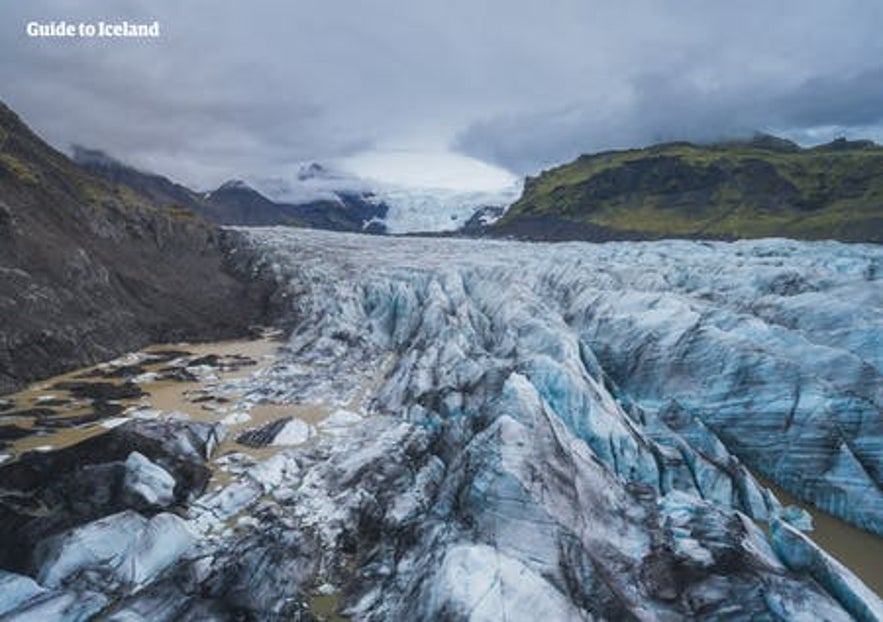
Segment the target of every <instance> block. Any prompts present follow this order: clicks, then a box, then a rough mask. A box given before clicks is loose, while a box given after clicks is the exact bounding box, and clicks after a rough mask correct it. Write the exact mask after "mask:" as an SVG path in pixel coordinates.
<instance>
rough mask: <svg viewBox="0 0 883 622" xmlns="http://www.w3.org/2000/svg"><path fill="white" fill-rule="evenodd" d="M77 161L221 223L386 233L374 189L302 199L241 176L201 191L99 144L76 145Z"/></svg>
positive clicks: (310, 173) (304, 176)
mask: <svg viewBox="0 0 883 622" xmlns="http://www.w3.org/2000/svg"><path fill="white" fill-rule="evenodd" d="M73 158H74V161H75V162H76V163H77V164H79V165H80V167H82V168H84V169H85V170H87V171H89V172H90V173H93V174H95V175H98V176H100V177H103V178H104V179H106V180H108V181H110V182H112V183H114V184H117V183H122V184H125V185H127V186H128V187H130V188H133V189H135V190H137V191H139V192H141V193H142V194H144V195H146V196H147V197H149V198H150V199H151V200H152V201H154V202H155V203H158V204H160V205H164V206H168V207H169V208H183V209H187V210H190V211H191V212H194V213H196V214H200V215H202V216H204V217H206V218H208V219H210V220H213V221H214V222H216V223H218V224H222V225H240V226H272V225H290V226H294V227H311V228H315V229H330V230H333V231H369V232H371V233H383V232H385V228H384V227H383V226H382V225H378V224H376V221H378V220H379V219H382V218H383V217H384V216H385V214H386V209H387V208H386V206H384V205H383V204H382V203H381V202H379V201H376V200H374V197H373V195H372V194H371V193H369V192H356V191H340V190H339V191H335V192H329V193H326V194H327V198H323V199H320V200H306V201H303V202H297V203H294V202H286V201H274V200H272V199H270V198H267V197H266V196H264V195H263V194H261V193H260V192H258V191H257V190H255V189H254V188H252V187H251V186H249V185H248V184H246V183H245V182H243V181H241V180H231V181H228V182H226V183H224V184H222V185H221V186H220V187H218V188H217V189H216V190H213V191H211V192H208V193H205V194H200V193H197V192H194V191H193V190H191V189H189V188H187V187H185V186H182V185H181V184H177V183H175V182H173V181H171V180H170V179H168V178H166V177H163V176H162V175H156V174H154V173H150V172H145V171H141V170H138V169H136V168H134V167H132V166H129V165H127V164H125V163H123V162H120V161H119V160H117V159H115V158H113V157H111V156H109V155H107V154H105V153H104V152H102V151H99V150H96V149H87V148H85V147H80V146H74V148H73ZM329 174H330V173H329V172H328V171H327V170H326V169H325V168H324V167H322V166H321V165H318V164H312V165H310V166H309V167H305V168H304V169H301V172H300V173H299V175H298V179H299V180H300V181H307V180H311V179H317V178H320V177H323V178H327V177H328V175H329Z"/></svg>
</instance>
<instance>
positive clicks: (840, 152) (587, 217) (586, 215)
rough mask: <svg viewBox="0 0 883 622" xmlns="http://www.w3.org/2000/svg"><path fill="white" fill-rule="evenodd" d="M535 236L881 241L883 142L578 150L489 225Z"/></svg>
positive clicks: (768, 141) (768, 139) (766, 141)
mask: <svg viewBox="0 0 883 622" xmlns="http://www.w3.org/2000/svg"><path fill="white" fill-rule="evenodd" d="M492 233H494V234H497V235H515V236H519V237H527V238H535V239H590V240H612V239H658V238H666V237H682V238H683V237H686V238H722V239H731V238H757V237H770V236H782V237H789V238H796V239H810V240H812V239H838V240H844V241H866V242H878V243H881V242H883V147H881V146H879V145H876V144H874V143H873V142H870V141H847V140H843V139H838V140H836V141H834V142H832V143H828V144H826V145H821V146H818V147H813V148H809V149H802V148H800V147H798V146H797V145H796V144H794V143H792V142H790V141H787V140H783V139H780V138H775V137H772V136H758V137H756V138H755V139H753V140H751V141H747V142H732V143H720V144H714V145H706V146H700V145H693V144H689V143H669V144H662V145H657V146H653V147H649V148H645V149H633V150H628V151H611V152H605V153H599V154H595V155H584V156H581V157H580V158H578V159H577V160H576V161H574V162H571V163H569V164H565V165H563V166H559V167H557V168H554V169H551V170H548V171H545V172H543V173H542V174H540V175H539V176H538V177H533V178H531V177H529V178H527V180H526V181H525V187H524V193H523V194H522V196H521V198H520V199H519V200H518V201H517V202H516V203H515V204H514V205H512V207H511V208H510V209H509V210H508V212H507V213H506V215H505V216H504V217H503V218H502V219H501V220H499V221H498V222H497V223H496V225H494V227H493V228H492Z"/></svg>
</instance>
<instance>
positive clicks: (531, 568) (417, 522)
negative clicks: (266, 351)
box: [0, 228, 883, 621]
mask: <svg viewBox="0 0 883 622" xmlns="http://www.w3.org/2000/svg"><path fill="white" fill-rule="evenodd" d="M243 231H244V233H245V235H246V238H247V240H248V243H249V244H251V245H252V246H253V247H254V249H255V250H256V251H257V252H258V253H259V254H260V255H261V256H262V258H263V259H262V262H261V263H260V265H257V266H256V269H257V270H261V271H263V272H265V273H266V275H269V276H271V277H272V278H273V279H275V281H276V283H277V285H278V288H279V291H280V293H281V294H283V296H282V298H284V299H286V300H289V301H290V304H291V309H290V312H291V317H292V318H293V319H294V328H293V331H292V333H291V335H290V338H289V340H288V342H287V345H286V346H285V348H284V349H283V351H282V352H281V353H280V355H279V357H278V358H277V360H276V361H275V362H274V363H273V365H272V366H271V367H270V368H268V369H265V370H262V371H260V372H259V373H256V374H254V375H252V376H249V377H244V378H239V379H236V380H232V381H230V382H231V383H232V384H231V388H232V389H235V391H232V390H231V394H233V393H236V394H238V395H241V397H240V398H236V399H238V400H239V401H238V402H236V403H232V404H230V405H229V410H228V413H233V412H246V411H247V410H248V408H249V407H250V405H253V404H259V403H264V402H271V403H277V404H280V403H281V404H301V405H303V404H322V405H323V408H324V410H325V412H327V413H329V414H328V415H327V416H326V417H324V418H323V419H321V420H319V421H311V422H309V424H308V423H307V422H305V421H301V420H300V419H298V418H292V419H291V420H290V421H287V422H284V423H285V426H283V427H285V428H287V427H288V426H290V429H289V430H288V431H287V432H286V433H285V434H283V435H282V440H283V441H285V442H284V443H281V444H283V445H286V446H284V447H280V446H274V445H270V446H269V447H262V448H261V449H260V451H259V452H257V453H245V452H230V453H226V454H225V455H223V456H221V457H219V458H215V459H214V462H215V467H216V469H219V470H220V471H221V472H223V474H224V476H225V477H224V478H221V480H220V483H219V484H218V486H217V487H216V488H214V489H212V490H211V491H208V492H205V493H204V494H202V495H201V496H200V497H199V498H198V499H195V500H193V501H192V503H190V504H189V507H188V508H187V509H186V510H184V511H182V512H181V515H182V516H183V518H181V519H178V520H180V521H181V523H182V524H183V526H184V527H186V533H188V534H190V536H189V538H192V540H190V539H189V538H188V539H187V542H188V543H189V544H188V546H186V547H184V546H182V547H180V548H175V554H174V555H171V554H162V555H161V557H162V559H158V560H156V561H152V562H151V563H149V564H148V563H146V562H145V563H144V568H145V570H144V571H142V572H141V573H140V574H139V579H138V580H137V581H136V580H134V579H133V578H132V577H129V576H128V575H126V574H125V572H124V570H123V569H122V567H121V566H120V565H119V564H118V560H117V557H115V556H114V555H116V553H114V552H113V551H107V550H105V549H103V548H102V546H105V545H104V544H103V541H102V540H100V539H99V540H98V541H96V538H97V536H96V534H101V533H109V532H108V530H107V526H106V525H105V526H104V527H102V524H103V523H101V521H99V522H98V524H97V525H96V523H91V524H89V525H86V526H84V527H79V528H77V529H74V530H73V531H72V532H70V533H69V534H68V535H67V536H66V537H65V538H64V539H62V540H61V541H60V542H61V544H62V546H59V541H53V542H51V543H49V544H47V545H44V546H45V547H47V548H46V549H45V550H46V551H47V553H45V554H43V555H42V556H41V557H40V559H41V560H45V561H44V563H43V565H42V568H43V571H42V573H41V574H39V575H38V579H39V582H40V583H42V585H36V584H35V586H36V587H35V586H31V585H30V584H26V583H20V582H19V583H17V584H16V585H18V586H19V587H18V588H17V589H18V590H20V592H21V594H22V596H21V598H22V600H23V601H24V600H25V599H28V598H32V597H33V594H32V592H33V591H34V590H35V589H39V590H47V589H49V588H51V589H52V591H54V592H58V590H60V589H61V588H67V587H70V586H72V587H76V588H78V589H89V590H95V589H98V587H97V585H98V584H97V583H96V581H95V580H94V577H95V576H97V574H101V573H103V576H105V577H107V576H108V575H110V578H109V579H107V581H108V584H114V585H116V586H117V587H115V588H108V589H105V590H104V592H105V593H107V594H108V595H110V596H112V597H113V598H114V599H115V600H114V602H115V604H114V609H113V612H112V616H111V618H109V619H118V620H144V619H153V620H169V621H171V620H176V619H186V618H188V617H189V619H224V616H225V615H229V614H230V613H231V612H235V613H236V614H237V615H240V614H241V615H243V616H245V617H251V618H255V619H298V618H300V617H307V616H308V615H309V611H308V606H307V604H306V603H307V601H308V600H309V595H310V594H314V593H316V592H317V591H319V592H320V593H321V594H323V595H328V594H336V595H337V596H338V597H339V599H340V603H341V607H342V608H343V609H344V612H345V613H346V614H348V615H350V616H352V617H353V618H354V619H360V620H390V619H392V620H430V619H464V620H475V621H477V620H504V619H507V620H516V619H537V618H543V617H545V618H547V619H549V620H558V619H562V620H564V619H567V620H570V619H573V620H580V619H584V620H592V619H617V620H618V619H639V620H676V619H685V618H687V619H709V620H716V619H744V620H753V619H795V620H801V619H806V620H809V619H819V618H821V619H828V620H850V619H853V618H855V617H858V618H863V617H864V618H867V619H873V618H874V617H875V616H877V617H879V616H880V613H879V611H880V601H879V598H877V596H876V595H875V594H873V592H871V591H870V590H869V589H868V588H866V587H865V586H864V585H863V584H862V583H861V582H860V581H859V580H858V579H857V578H856V577H855V576H854V575H852V573H851V572H850V571H849V570H847V569H846V568H845V567H843V566H842V565H840V564H839V563H837V562H836V561H834V560H833V559H832V558H830V556H828V555H827V554H826V553H824V552H823V551H821V550H820V549H819V548H818V547H817V546H816V545H815V544H814V543H813V542H812V541H811V540H810V539H809V538H807V537H806V536H804V535H802V534H801V533H800V531H799V529H807V528H809V526H810V525H809V521H808V517H807V516H806V515H805V514H804V513H802V512H801V511H800V510H797V509H796V508H784V507H782V505H781V504H780V503H779V501H778V500H777V499H776V497H775V495H774V494H773V493H772V492H771V491H770V490H768V489H767V488H766V487H765V486H763V485H762V484H761V483H760V482H759V481H758V480H757V479H756V478H755V477H754V475H753V474H752V473H753V472H758V473H761V474H763V475H764V476H765V477H767V478H769V479H771V480H773V481H775V482H777V483H779V484H780V485H781V486H782V487H784V488H785V489H787V490H790V491H791V492H792V493H794V494H796V495H797V496H799V497H802V498H803V499H805V500H807V501H810V502H812V503H814V504H816V505H817V506H819V507H822V508H824V509H826V510H828V511H829V512H831V513H834V514H837V515H839V516H841V517H843V518H844V519H846V520H849V521H851V522H853V523H855V524H857V525H860V526H863V527H865V528H867V529H871V530H874V529H879V526H880V525H881V524H883V521H881V520H880V519H881V511H883V499H881V492H880V488H881V486H880V484H881V481H880V467H881V465H880V462H879V461H880V455H881V453H883V452H881V451H880V449H881V447H880V443H881V435H880V426H881V408H880V404H881V391H883V384H881V382H880V374H881V365H883V359H881V352H880V348H879V336H880V334H881V333H883V291H881V282H880V275H881V271H880V266H881V265H883V251H881V250H880V249H878V248H877V247H873V246H863V245H843V244H836V243H797V242H791V241H788V240H762V241H755V242H737V243H723V242H720V243H719V242H713V243H703V242H688V241H665V242H655V243H611V244H603V245H592V244H584V243H572V244H539V243H516V242H508V241H499V240H482V241H472V240H462V239H420V238H388V237H387V238H378V237H362V236H357V235H348V234H334V233H329V232H320V231H308V230H294V229H284V228H269V229H245V230H243ZM217 416H218V417H219V418H222V417H224V416H225V413H224V412H220V413H217ZM295 421H297V423H293V422H295ZM146 423H149V424H150V425H151V426H152V425H156V426H158V427H161V426H162V425H164V423H163V417H162V416H158V417H157V419H156V420H152V421H150V422H146ZM169 425H175V426H186V425H195V424H194V423H193V422H190V423H187V422H174V423H173V424H172V423H170V424H169ZM202 425H203V426H205V424H202ZM280 429H281V428H280ZM157 433H159V432H157ZM214 433H215V432H213V434H214ZM218 434H220V433H219V432H218ZM307 437H308V438H307ZM301 441H303V442H301ZM185 449H187V448H186V447H185ZM191 453H192V451H191ZM202 457H203V458H208V457H209V456H208V452H206V455H205V456H202ZM136 516H137V515H136ZM158 516H168V515H162V514H161V515H158ZM130 518H131V517H130ZM156 518H157V517H155V518H154V519H145V518H143V517H139V519H134V518H133V519H132V520H135V522H137V523H138V525H139V529H140V528H141V527H140V525H141V524H142V521H147V520H151V521H152V520H156ZM174 518H177V517H174ZM102 520H105V522H106V521H107V519H102ZM114 520H119V519H114ZM127 520H128V519H127ZM760 525H771V529H770V532H769V534H767V533H766V532H765V531H764V529H763V528H762V527H761V526H760ZM168 526H169V527H170V528H171V529H172V531H173V532H174V531H175V530H176V529H177V528H178V527H181V526H182V525H179V524H178V523H177V522H175V523H174V524H172V523H170V524H169V525H168ZM112 531H113V530H112ZM113 533H114V537H115V538H120V537H122V536H120V535H119V534H118V533H117V531H113ZM182 533H183V532H182ZM181 542H182V544H183V543H184V539H182V540H181ZM50 545H51V546H50ZM163 550H164V549H163V547H159V548H158V549H157V552H156V553H155V554H156V555H160V554H161V552H162V551H163ZM49 553H51V554H49ZM112 553H113V554H112ZM105 554H107V555H110V557H109V558H108V559H109V560H110V561H107V560H105V561H104V562H102V561H101V560H100V559H99V557H101V555H105ZM148 557H149V556H148ZM89 576H92V577H93V580H92V581H88V580H87V578H88V577H89ZM84 577H85V578H84ZM148 577H149V578H148ZM0 578H2V577H0ZM142 579H143V580H142ZM133 583H137V589H133V587H132V586H133Z"/></svg>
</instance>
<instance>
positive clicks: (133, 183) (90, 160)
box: [73, 145, 224, 222]
mask: <svg viewBox="0 0 883 622" xmlns="http://www.w3.org/2000/svg"><path fill="white" fill-rule="evenodd" d="M73 160H74V162H76V163H77V164H78V165H79V166H80V168H82V169H84V170H86V171H89V172H90V173H92V174H93V175H96V176H99V177H103V178H104V179H106V180H108V181H110V182H111V183H114V184H125V185H126V186H128V187H129V188H132V189H134V190H137V191H138V192H140V193H141V194H143V195H145V196H147V197H148V198H150V199H151V200H152V201H153V202H154V203H157V204H159V205H164V206H168V207H170V208H171V207H180V208H184V209H188V210H190V211H192V212H194V213H197V214H200V215H202V216H204V217H206V218H208V219H209V220H213V221H215V222H223V220H224V219H223V217H222V214H220V213H219V211H218V210H217V209H216V208H215V207H213V206H212V205H210V204H209V203H207V202H206V201H205V200H204V198H203V197H202V196H200V195H199V194H198V193H196V192H194V191H193V190H191V189H190V188H187V187H185V186H182V185H181V184H177V183H175V182H173V181H172V180H170V179H168V178H167V177H163V176H162V175H156V174H154V173H149V172H145V171H142V170H139V169H137V168H134V167H132V166H129V165H127V164H125V163H123V162H120V161H119V160H117V159H116V158H113V157H111V156H109V155H107V154H106V153H104V152H103V151H99V150H97V149H89V148H86V147H82V146H80V145H74V146H73Z"/></svg>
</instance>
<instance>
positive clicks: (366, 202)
mask: <svg viewBox="0 0 883 622" xmlns="http://www.w3.org/2000/svg"><path fill="white" fill-rule="evenodd" d="M205 198H206V201H207V202H208V203H209V204H210V205H212V206H213V207H214V208H215V209H217V210H218V212H219V214H221V216H219V218H221V221H222V222H223V223H224V224H235V225H252V226H255V225H257V226H260V225H291V226H295V227H310V228H313V229H329V230H331V231H356V232H362V231H368V232H371V233H384V232H385V228H384V227H382V225H377V224H375V222H376V221H377V220H379V219H382V218H383V216H385V215H386V209H387V208H386V206H385V205H383V204H382V203H379V202H376V201H373V200H372V195H371V194H370V193H359V192H342V191H337V192H335V193H334V194H333V195H332V198H327V199H320V200H314V201H308V202H304V203H296V204H295V203H284V202H276V201H273V200H271V199H269V198H267V197H266V196H264V195H263V194H261V193H260V192H258V191H257V190H255V189H254V188H252V187H251V186H249V185H248V184H246V183H245V182H243V181H239V180H233V181H228V182H227V183H225V184H223V185H221V187H219V188H218V189H217V190H215V191H213V192H210V193H208V194H207V195H206V197H205Z"/></svg>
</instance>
